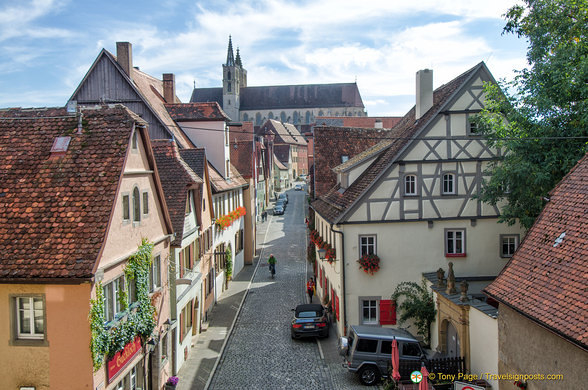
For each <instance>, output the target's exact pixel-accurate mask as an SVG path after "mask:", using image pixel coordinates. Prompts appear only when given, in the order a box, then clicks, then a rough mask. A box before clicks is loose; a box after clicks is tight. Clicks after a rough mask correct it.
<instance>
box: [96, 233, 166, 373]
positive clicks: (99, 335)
mask: <svg viewBox="0 0 588 390" xmlns="http://www.w3.org/2000/svg"><path fill="white" fill-rule="evenodd" d="M152 251H153V244H152V243H150V242H149V241H148V240H147V239H145V238H144V239H143V240H142V242H141V246H139V248H138V250H137V252H136V253H135V254H134V255H132V256H131V257H129V260H128V262H127V264H126V266H125V269H124V273H125V278H126V280H127V283H125V289H124V291H122V292H120V293H119V294H118V297H117V299H118V301H119V302H120V303H121V308H122V309H123V314H124V315H123V318H122V319H120V320H119V321H113V322H114V324H112V322H111V323H106V321H105V315H104V295H103V294H104V293H103V289H102V284H101V283H99V284H98V285H97V286H96V299H92V300H90V315H89V319H90V329H91V332H92V340H91V341H90V350H91V352H92V362H93V365H94V370H95V371H97V370H98V369H99V368H100V367H102V364H103V363H104V356H106V357H108V358H111V357H113V356H114V354H116V353H117V352H118V351H120V350H121V349H123V348H124V346H125V345H126V344H128V343H129V342H131V341H132V340H133V339H134V338H135V337H136V336H137V335H139V336H141V337H142V339H143V340H146V339H147V338H149V337H150V336H151V333H152V332H153V329H154V328H155V325H156V321H155V308H154V307H153V305H152V304H151V299H150V297H149V272H150V269H151V254H152ZM131 281H134V282H135V287H136V288H135V290H136V292H137V302H136V304H135V303H133V305H132V307H133V309H131V310H129V309H128V308H129V299H128V285H129V283H130V282H131Z"/></svg>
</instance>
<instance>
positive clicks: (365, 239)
mask: <svg viewBox="0 0 588 390" xmlns="http://www.w3.org/2000/svg"><path fill="white" fill-rule="evenodd" d="M370 241H371V242H370ZM377 244H378V241H377V236H376V235H375V234H370V235H367V234H365V235H360V236H359V257H361V256H363V255H364V249H365V253H367V254H374V255H376V254H377V253H378V246H377ZM370 248H371V249H372V252H370Z"/></svg>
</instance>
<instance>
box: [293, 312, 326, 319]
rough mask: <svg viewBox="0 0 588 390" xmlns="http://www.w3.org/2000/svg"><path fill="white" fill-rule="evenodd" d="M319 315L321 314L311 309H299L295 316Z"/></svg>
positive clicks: (309, 316) (308, 316)
mask: <svg viewBox="0 0 588 390" xmlns="http://www.w3.org/2000/svg"><path fill="white" fill-rule="evenodd" d="M321 315H322V313H319V312H317V311H314V310H311V311H300V312H298V314H296V317H298V318H314V317H320V316H321Z"/></svg>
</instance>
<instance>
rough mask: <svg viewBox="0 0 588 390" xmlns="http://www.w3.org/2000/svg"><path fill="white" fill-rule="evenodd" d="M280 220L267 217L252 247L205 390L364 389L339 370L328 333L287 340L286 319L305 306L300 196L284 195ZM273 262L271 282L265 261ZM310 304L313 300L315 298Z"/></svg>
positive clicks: (300, 193)
mask: <svg viewBox="0 0 588 390" xmlns="http://www.w3.org/2000/svg"><path fill="white" fill-rule="evenodd" d="M288 195H289V203H288V206H287V209H286V213H285V214H284V215H283V216H271V215H270V216H268V222H266V223H267V224H269V225H268V229H267V234H266V237H265V240H264V242H260V243H258V247H259V249H260V251H259V264H258V265H257V268H256V270H255V272H254V275H253V279H252V283H251V287H250V289H249V291H248V292H247V296H246V298H245V300H244V302H243V306H242V308H241V311H240V313H239V317H238V318H237V320H236V322H235V325H234V328H233V331H232V333H231V334H230V336H229V339H228V342H227V344H226V346H225V350H224V352H223V354H222V356H221V359H220V361H219V364H218V366H217V369H216V371H215V372H214V374H213V377H212V380H211V382H210V386H209V388H210V389H219V390H225V389H362V390H363V389H368V387H365V386H362V385H361V384H360V383H359V381H358V380H357V378H356V376H355V375H353V374H351V373H348V372H347V371H346V370H345V369H344V368H342V367H341V361H342V360H341V357H340V356H339V355H338V354H337V351H336V348H337V346H336V344H337V343H336V339H337V334H336V332H335V330H334V328H332V329H331V335H330V337H329V339H327V340H321V341H318V342H317V340H315V339H314V338H309V339H303V340H292V339H291V337H290V327H289V323H290V319H291V318H292V311H291V309H293V308H294V307H296V305H298V304H300V303H306V302H307V297H306V293H305V281H306V278H307V275H308V273H309V272H310V270H309V269H308V266H307V263H306V254H305V253H306V250H305V248H306V235H305V232H306V231H305V228H306V227H305V225H304V208H305V207H307V202H306V194H305V192H303V191H289V192H288ZM271 253H273V254H274V256H275V257H276V259H277V266H276V276H275V278H274V279H272V278H271V276H270V273H269V270H268V267H267V258H268V257H269V255H270V254H271ZM315 302H317V301H316V299H315Z"/></svg>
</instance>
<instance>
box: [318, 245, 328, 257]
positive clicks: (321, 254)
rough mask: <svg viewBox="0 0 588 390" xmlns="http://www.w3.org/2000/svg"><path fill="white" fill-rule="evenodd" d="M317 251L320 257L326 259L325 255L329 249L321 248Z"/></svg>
mask: <svg viewBox="0 0 588 390" xmlns="http://www.w3.org/2000/svg"><path fill="white" fill-rule="evenodd" d="M317 252H318V255H319V259H321V260H324V259H325V255H326V254H327V250H326V249H323V248H321V249H319V250H318V251H317Z"/></svg>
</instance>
